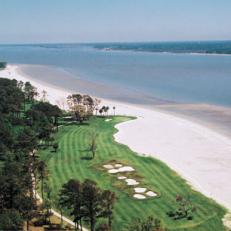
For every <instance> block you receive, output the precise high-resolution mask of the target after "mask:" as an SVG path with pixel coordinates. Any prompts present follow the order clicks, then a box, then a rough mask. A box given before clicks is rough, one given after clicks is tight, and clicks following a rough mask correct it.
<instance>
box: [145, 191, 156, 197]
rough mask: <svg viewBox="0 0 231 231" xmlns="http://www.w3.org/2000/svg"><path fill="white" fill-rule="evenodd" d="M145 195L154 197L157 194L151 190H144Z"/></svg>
mask: <svg viewBox="0 0 231 231" xmlns="http://www.w3.org/2000/svg"><path fill="white" fill-rule="evenodd" d="M146 195H147V196H149V197H156V196H157V194H156V193H155V192H153V191H148V192H146Z"/></svg>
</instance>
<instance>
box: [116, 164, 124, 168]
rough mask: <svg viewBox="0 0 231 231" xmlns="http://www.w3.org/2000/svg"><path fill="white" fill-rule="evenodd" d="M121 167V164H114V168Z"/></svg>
mask: <svg viewBox="0 0 231 231" xmlns="http://www.w3.org/2000/svg"><path fill="white" fill-rule="evenodd" d="M121 167H123V165H122V164H115V168H121Z"/></svg>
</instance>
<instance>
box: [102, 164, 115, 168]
mask: <svg viewBox="0 0 231 231" xmlns="http://www.w3.org/2000/svg"><path fill="white" fill-rule="evenodd" d="M103 167H104V168H106V169H112V168H114V167H113V165H111V164H105V165H103Z"/></svg>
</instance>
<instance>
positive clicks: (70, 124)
mask: <svg viewBox="0 0 231 231" xmlns="http://www.w3.org/2000/svg"><path fill="white" fill-rule="evenodd" d="M72 125H76V126H89V123H87V122H84V123H79V122H77V121H72V122H68V123H66V124H64V126H72Z"/></svg>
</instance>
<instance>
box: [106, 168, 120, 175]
mask: <svg viewBox="0 0 231 231" xmlns="http://www.w3.org/2000/svg"><path fill="white" fill-rule="evenodd" d="M108 172H109V173H111V174H115V173H118V172H119V170H118V169H115V168H113V169H110V170H108Z"/></svg>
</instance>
